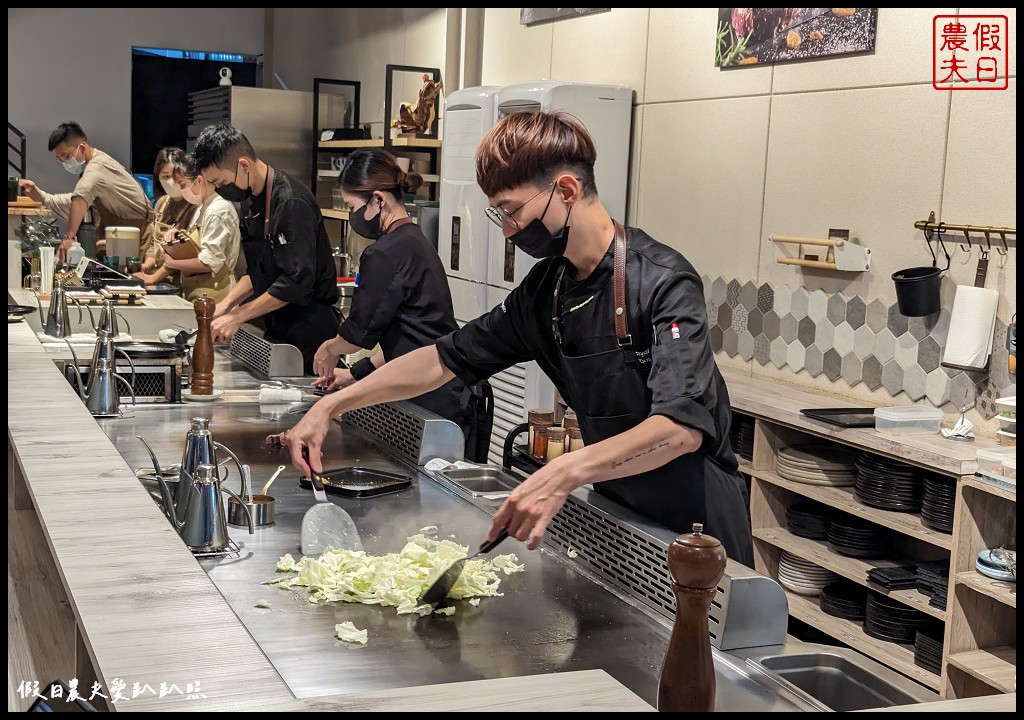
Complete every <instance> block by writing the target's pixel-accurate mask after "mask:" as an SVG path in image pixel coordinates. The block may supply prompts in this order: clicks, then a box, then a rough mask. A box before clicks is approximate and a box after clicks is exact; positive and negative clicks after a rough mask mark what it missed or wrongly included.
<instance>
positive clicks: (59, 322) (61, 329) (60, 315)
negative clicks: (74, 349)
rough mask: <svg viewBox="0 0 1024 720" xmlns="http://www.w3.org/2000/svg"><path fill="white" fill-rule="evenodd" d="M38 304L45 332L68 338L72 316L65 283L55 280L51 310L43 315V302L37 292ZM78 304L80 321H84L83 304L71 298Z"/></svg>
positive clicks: (53, 335) (52, 335) (51, 335)
mask: <svg viewBox="0 0 1024 720" xmlns="http://www.w3.org/2000/svg"><path fill="white" fill-rule="evenodd" d="M35 296H36V306H37V307H38V308H39V322H40V324H41V325H42V326H43V333H44V334H46V335H49V336H50V337H55V338H66V337H70V336H71V316H70V315H69V314H68V296H67V292H66V291H65V290H64V284H63V283H61V282H60V281H54V284H53V292H52V293H51V294H50V312H48V313H46V315H45V317H44V315H43V304H42V302H41V301H40V300H39V293H38V292H37V293H35ZM71 301H72V302H73V303H75V305H78V322H82V306H81V305H80V304H79V302H78V301H77V300H75V299H72V300H71Z"/></svg>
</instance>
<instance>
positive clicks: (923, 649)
mask: <svg viewBox="0 0 1024 720" xmlns="http://www.w3.org/2000/svg"><path fill="white" fill-rule="evenodd" d="M942 628H943V626H942V623H938V622H931V623H928V624H927V625H926V626H924V627H921V628H918V629H917V635H916V636H915V637H914V664H915V665H917V666H918V667H923V668H924V669H925V670H928V671H929V672H933V673H935V674H936V675H941V674H942Z"/></svg>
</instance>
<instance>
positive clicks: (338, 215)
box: [320, 208, 348, 220]
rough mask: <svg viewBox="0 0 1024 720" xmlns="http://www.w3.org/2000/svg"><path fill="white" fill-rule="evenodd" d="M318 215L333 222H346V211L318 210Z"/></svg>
mask: <svg viewBox="0 0 1024 720" xmlns="http://www.w3.org/2000/svg"><path fill="white" fill-rule="evenodd" d="M320 213H321V214H322V215H323V216H324V217H325V218H334V219H335V220H348V210H334V209H333V208H320Z"/></svg>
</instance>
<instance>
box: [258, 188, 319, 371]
mask: <svg viewBox="0 0 1024 720" xmlns="http://www.w3.org/2000/svg"><path fill="white" fill-rule="evenodd" d="M264 193H266V188H264ZM265 208H266V195H265V194H264V195H254V196H253V197H252V199H251V200H249V201H248V202H247V203H246V204H245V205H244V206H243V210H242V219H241V224H242V251H243V252H244V253H245V261H246V264H247V265H248V269H247V272H248V274H249V277H250V279H251V280H252V289H253V295H254V296H259V295H261V294H263V293H264V292H268V293H270V294H271V296H273V297H275V298H277V299H278V300H283V301H284V302H286V303H288V304H287V305H285V306H284V307H282V308H280V309H278V310H274V311H273V312H270V313H267V314H266V315H264V316H263V318H262V320H263V323H264V327H265V330H266V338H267V340H269V341H271V342H280V343H288V344H290V345H294V346H295V347H297V348H298V349H299V350H301V351H302V358H303V364H304V366H305V368H304V370H305V372H306V373H307V374H312V373H313V356H314V355H315V354H316V351H317V349H318V348H319V347H320V345H321V344H323V342H324V341H326V340H330V339H332V338H334V336H335V335H336V334H337V332H338V319H337V316H336V315H335V314H334V309H333V306H334V304H335V303H337V301H338V282H337V277H336V275H335V267H334V259H333V258H332V257H331V243H330V240H329V239H328V237H327V231H326V230H325V229H324V218H323V215H322V214H321V213H320V206H319V205H317V202H316V198H314V197H313V194H312V193H311V192H310V191H309V188H307V187H306V186H305V185H303V184H302V183H300V182H298V181H297V180H295V179H294V178H292V177H290V176H289V175H287V174H286V173H284V172H282V171H280V170H275V171H274V181H273V192H272V194H271V196H270V227H269V232H268V233H264V217H263V216H264V211H265Z"/></svg>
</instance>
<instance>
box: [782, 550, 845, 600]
mask: <svg viewBox="0 0 1024 720" xmlns="http://www.w3.org/2000/svg"><path fill="white" fill-rule="evenodd" d="M838 579H839V576H838V575H836V574H835V573H834V572H832V571H831V570H826V569H825V568H823V567H819V566H818V565H815V564H814V563H812V562H810V561H809V560H803V559H802V558H798V557H797V556H796V555H792V554H791V553H788V552H786V551H785V550H783V551H782V557H781V558H780V559H779V584H780V585H782V587H784V588H786V589H787V590H791V591H793V592H795V593H796V594H797V595H808V596H817V595H820V594H821V589H822V588H823V587H825V586H826V585H829V584H831V583H834V582H835V581H836V580H838Z"/></svg>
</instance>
